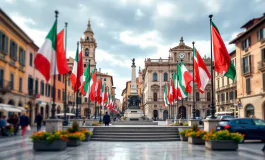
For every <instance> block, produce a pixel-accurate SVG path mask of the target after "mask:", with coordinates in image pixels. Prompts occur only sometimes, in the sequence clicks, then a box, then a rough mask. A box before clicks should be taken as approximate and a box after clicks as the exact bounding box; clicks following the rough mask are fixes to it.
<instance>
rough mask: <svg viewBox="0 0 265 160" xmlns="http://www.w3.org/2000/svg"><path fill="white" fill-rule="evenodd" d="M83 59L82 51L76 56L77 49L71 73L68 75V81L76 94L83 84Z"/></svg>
mask: <svg viewBox="0 0 265 160" xmlns="http://www.w3.org/2000/svg"><path fill="white" fill-rule="evenodd" d="M83 72H84V70H83V59H82V51H81V52H80V53H79V54H78V48H77V50H76V55H75V60H74V66H73V70H72V73H71V75H70V80H71V83H72V87H73V88H74V92H76V91H77V90H78V89H79V88H80V87H81V84H82V82H83Z"/></svg>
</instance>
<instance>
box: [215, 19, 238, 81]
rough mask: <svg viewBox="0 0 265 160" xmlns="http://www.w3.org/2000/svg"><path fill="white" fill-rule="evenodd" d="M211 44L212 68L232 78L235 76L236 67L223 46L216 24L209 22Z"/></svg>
mask: <svg viewBox="0 0 265 160" xmlns="http://www.w3.org/2000/svg"><path fill="white" fill-rule="evenodd" d="M211 29H212V40H213V41H212V45H213V54H214V70H215V71H216V72H218V73H220V74H221V75H224V76H226V77H228V78H230V79H232V80H234V79H235V77H236V69H235V66H234V64H233V63H232V62H231V57H230V55H229V54H228V51H227V49H226V47H225V44H224V41H223V39H222V37H221V35H220V32H219V30H218V28H217V27H216V25H215V24H214V23H213V22H212V23H211Z"/></svg>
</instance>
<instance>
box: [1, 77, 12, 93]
mask: <svg viewBox="0 0 265 160" xmlns="http://www.w3.org/2000/svg"><path fill="white" fill-rule="evenodd" d="M10 91H11V82H10V81H5V80H2V79H0V92H1V93H2V94H6V93H8V92H10Z"/></svg>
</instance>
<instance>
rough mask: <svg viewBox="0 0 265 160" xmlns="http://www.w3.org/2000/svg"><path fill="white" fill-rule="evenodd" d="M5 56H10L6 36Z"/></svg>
mask: <svg viewBox="0 0 265 160" xmlns="http://www.w3.org/2000/svg"><path fill="white" fill-rule="evenodd" d="M4 53H5V55H8V36H7V35H6V43H5V51H4Z"/></svg>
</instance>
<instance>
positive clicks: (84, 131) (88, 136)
mask: <svg viewBox="0 0 265 160" xmlns="http://www.w3.org/2000/svg"><path fill="white" fill-rule="evenodd" d="M81 132H82V133H84V134H85V139H84V140H83V141H85V142H87V141H89V140H90V138H91V136H92V135H93V133H92V132H91V131H89V130H87V129H84V130H81Z"/></svg>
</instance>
